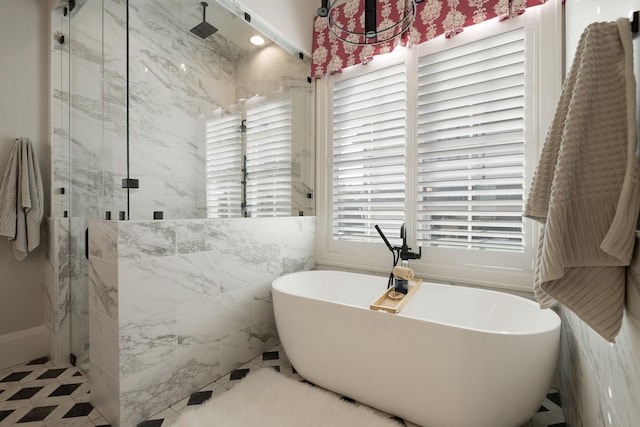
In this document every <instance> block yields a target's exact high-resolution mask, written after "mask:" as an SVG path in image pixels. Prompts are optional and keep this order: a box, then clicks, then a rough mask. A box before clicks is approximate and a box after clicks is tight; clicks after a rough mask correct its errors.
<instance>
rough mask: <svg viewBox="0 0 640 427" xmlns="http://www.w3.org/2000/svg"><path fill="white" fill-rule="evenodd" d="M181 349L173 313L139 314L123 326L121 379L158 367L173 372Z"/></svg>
mask: <svg viewBox="0 0 640 427" xmlns="http://www.w3.org/2000/svg"><path fill="white" fill-rule="evenodd" d="M177 348H178V331H177V322H176V313H175V311H174V310H171V311H168V312H165V313H152V314H148V313H144V314H142V313H140V315H139V316H136V317H131V318H130V319H129V320H128V321H121V322H120V375H121V377H123V378H124V377H128V376H129V375H133V374H136V373H141V372H144V371H146V370H149V369H153V368H155V367H157V366H159V365H162V366H164V367H165V368H166V369H172V368H173V362H172V360H171V359H172V357H173V356H174V352H175V351H176V350H177Z"/></svg>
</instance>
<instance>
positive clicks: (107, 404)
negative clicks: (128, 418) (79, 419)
mask: <svg viewBox="0 0 640 427" xmlns="http://www.w3.org/2000/svg"><path fill="white" fill-rule="evenodd" d="M89 389H90V390H91V404H92V405H93V406H94V407H95V408H96V409H98V411H100V413H101V414H102V415H103V416H104V417H105V418H106V419H107V420H108V421H109V422H110V423H111V424H112V425H114V426H117V425H123V426H124V425H127V424H120V418H121V417H120V381H119V380H118V378H116V377H113V376H111V375H109V374H108V373H107V372H106V371H105V370H104V369H103V368H101V367H100V366H98V365H96V364H92V366H91V371H90V372H89ZM132 425H133V424H132Z"/></svg>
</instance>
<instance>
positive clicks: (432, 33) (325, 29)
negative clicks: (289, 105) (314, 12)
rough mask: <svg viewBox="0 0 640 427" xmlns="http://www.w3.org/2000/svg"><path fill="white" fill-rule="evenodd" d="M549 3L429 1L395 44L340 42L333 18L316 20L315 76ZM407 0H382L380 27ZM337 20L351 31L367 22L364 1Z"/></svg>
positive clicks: (347, 6)
mask: <svg viewBox="0 0 640 427" xmlns="http://www.w3.org/2000/svg"><path fill="white" fill-rule="evenodd" d="M546 1H547V0H425V1H423V2H422V3H418V5H417V9H416V19H415V21H414V22H413V25H412V26H411V28H410V29H409V31H406V32H405V33H404V34H402V36H401V37H397V38H395V39H394V40H393V41H390V42H387V43H381V44H377V45H367V46H360V45H355V44H350V43H346V42H344V41H342V40H340V39H338V38H337V37H336V36H335V35H334V34H333V33H332V32H331V30H330V29H329V26H328V22H329V18H321V17H316V18H315V21H314V28H313V55H312V58H311V75H312V76H313V77H315V78H320V77H322V76H324V75H326V74H331V73H335V72H337V71H340V70H342V69H343V68H346V67H349V66H351V65H356V64H364V63H367V62H368V61H370V60H371V58H373V57H374V56H375V55H378V54H381V53H387V52H390V51H392V50H393V49H394V48H395V47H396V45H398V44H403V45H414V44H420V43H424V42H426V41H428V40H431V39H433V38H435V37H437V36H439V35H441V34H444V35H445V37H452V36H454V35H456V34H458V33H460V32H462V30H463V28H464V27H468V26H470V25H473V24H477V23H480V22H483V21H486V20H488V19H491V18H495V17H499V18H500V19H507V18H509V17H512V16H517V15H520V14H522V13H524V11H525V9H526V8H527V7H531V6H537V5H540V4H543V3H545V2H546ZM405 5H406V0H378V19H377V22H378V23H379V24H378V27H379V28H380V27H382V28H384V23H385V22H386V23H388V22H389V20H391V21H393V20H394V19H397V16H401V14H402V13H403V11H404V8H405ZM338 7H339V8H341V9H340V10H339V11H337V14H336V15H334V16H338V18H337V20H338V22H339V24H340V26H341V27H343V28H349V29H351V30H354V29H357V28H358V26H362V25H363V22H364V0H346V1H345V2H344V3H343V4H341V5H340V6H338Z"/></svg>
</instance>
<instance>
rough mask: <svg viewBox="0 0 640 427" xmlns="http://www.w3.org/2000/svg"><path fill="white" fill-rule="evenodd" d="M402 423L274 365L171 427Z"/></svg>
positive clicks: (391, 426)
mask: <svg viewBox="0 0 640 427" xmlns="http://www.w3.org/2000/svg"><path fill="white" fill-rule="evenodd" d="M329 426H330V427H399V424H398V423H397V422H396V421H393V420H391V419H389V418H387V417H384V416H381V415H378V414H376V413H375V412H373V411H372V410H371V409H369V408H367V407H365V406H356V405H354V404H352V403H348V402H345V401H343V400H340V398H338V397H337V396H336V395H335V394H332V393H329V392H327V391H325V390H322V389H319V388H317V387H312V386H310V385H308V384H305V383H302V382H299V381H296V380H294V379H291V378H287V377H285V376H284V375H282V374H279V373H277V372H276V371H274V370H273V369H269V368H264V369H260V370H258V371H256V372H250V373H249V375H247V376H246V377H245V378H244V379H242V380H241V381H240V383H239V384H236V385H235V386H234V387H233V388H232V389H231V390H229V391H227V392H225V393H223V394H221V395H219V396H214V397H213V399H211V400H209V401H208V402H206V403H203V404H202V405H200V406H199V407H196V408H193V409H191V408H189V409H187V410H186V412H183V413H182V414H181V415H180V417H178V420H177V421H176V422H175V424H173V427H329Z"/></svg>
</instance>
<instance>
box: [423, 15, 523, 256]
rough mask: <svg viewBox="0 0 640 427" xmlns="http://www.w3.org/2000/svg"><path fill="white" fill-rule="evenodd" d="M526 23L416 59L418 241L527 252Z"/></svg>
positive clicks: (435, 245)
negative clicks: (525, 187)
mask: <svg viewBox="0 0 640 427" xmlns="http://www.w3.org/2000/svg"><path fill="white" fill-rule="evenodd" d="M524 34H525V33H524V28H523V27H520V28H516V29H513V30H511V31H505V32H503V33H500V34H497V35H494V36H490V37H485V38H483V39H481V40H478V41H474V42H472V43H467V44H465V45H463V46H458V47H455V48H452V49H447V50H445V51H441V52H436V53H432V54H428V55H424V56H422V57H420V58H419V60H418V85H417V90H418V103H417V106H418V120H417V130H418V138H417V139H418V141H417V144H418V242H419V243H420V244H421V245H423V246H430V247H444V248H462V249H468V250H485V251H506V252H520V253H521V252H523V251H524V235H523V220H522V211H523V208H524V206H523V204H524V172H525V171H524V161H525V158H524V130H525V78H524V74H525V65H524V62H525V40H524Z"/></svg>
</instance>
